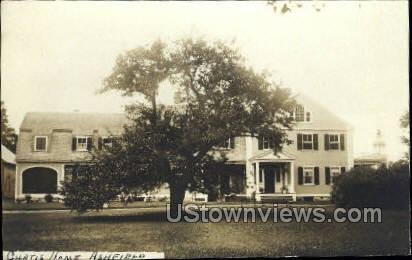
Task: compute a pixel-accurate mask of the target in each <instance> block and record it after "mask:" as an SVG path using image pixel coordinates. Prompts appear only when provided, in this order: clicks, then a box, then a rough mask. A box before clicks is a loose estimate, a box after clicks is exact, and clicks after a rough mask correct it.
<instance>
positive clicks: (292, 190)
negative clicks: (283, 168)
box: [289, 161, 295, 193]
mask: <svg viewBox="0 0 412 260" xmlns="http://www.w3.org/2000/svg"><path fill="white" fill-rule="evenodd" d="M289 174H290V183H289V192H290V193H295V171H294V165H293V161H292V162H290V164H289Z"/></svg>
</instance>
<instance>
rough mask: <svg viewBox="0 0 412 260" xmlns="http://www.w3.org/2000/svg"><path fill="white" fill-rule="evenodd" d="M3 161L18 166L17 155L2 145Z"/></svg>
mask: <svg viewBox="0 0 412 260" xmlns="http://www.w3.org/2000/svg"><path fill="white" fill-rule="evenodd" d="M1 160H2V161H5V162H6V163H10V164H16V155H14V153H13V152H12V151H10V150H9V149H7V147H6V146H4V145H1Z"/></svg>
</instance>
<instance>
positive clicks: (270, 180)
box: [265, 167, 275, 193]
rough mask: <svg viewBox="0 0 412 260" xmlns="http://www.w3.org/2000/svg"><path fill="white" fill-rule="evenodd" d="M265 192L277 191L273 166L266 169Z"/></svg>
mask: <svg viewBox="0 0 412 260" xmlns="http://www.w3.org/2000/svg"><path fill="white" fill-rule="evenodd" d="M265 193H275V171H274V170H273V168H272V167H267V168H266V169H265Z"/></svg>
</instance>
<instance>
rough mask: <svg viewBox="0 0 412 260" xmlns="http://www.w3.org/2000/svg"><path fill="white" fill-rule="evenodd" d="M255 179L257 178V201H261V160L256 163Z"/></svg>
mask: <svg viewBox="0 0 412 260" xmlns="http://www.w3.org/2000/svg"><path fill="white" fill-rule="evenodd" d="M255 180H256V186H255V198H256V201H260V188H259V187H260V183H259V162H256V163H255Z"/></svg>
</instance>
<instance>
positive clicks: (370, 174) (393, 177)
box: [331, 162, 410, 209]
mask: <svg viewBox="0 0 412 260" xmlns="http://www.w3.org/2000/svg"><path fill="white" fill-rule="evenodd" d="M409 175H410V172H409V164H408V163H406V162H397V163H394V164H393V165H391V166H390V167H389V168H386V167H381V168H379V169H377V170H375V169H372V168H370V167H357V168H353V169H352V170H350V171H349V172H346V173H344V174H342V175H340V176H339V177H337V178H336V182H335V184H334V185H333V190H332V194H331V195H332V201H333V202H335V203H336V205H337V206H339V207H357V208H364V207H379V208H385V209H408V208H409V189H410V188H409Z"/></svg>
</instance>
